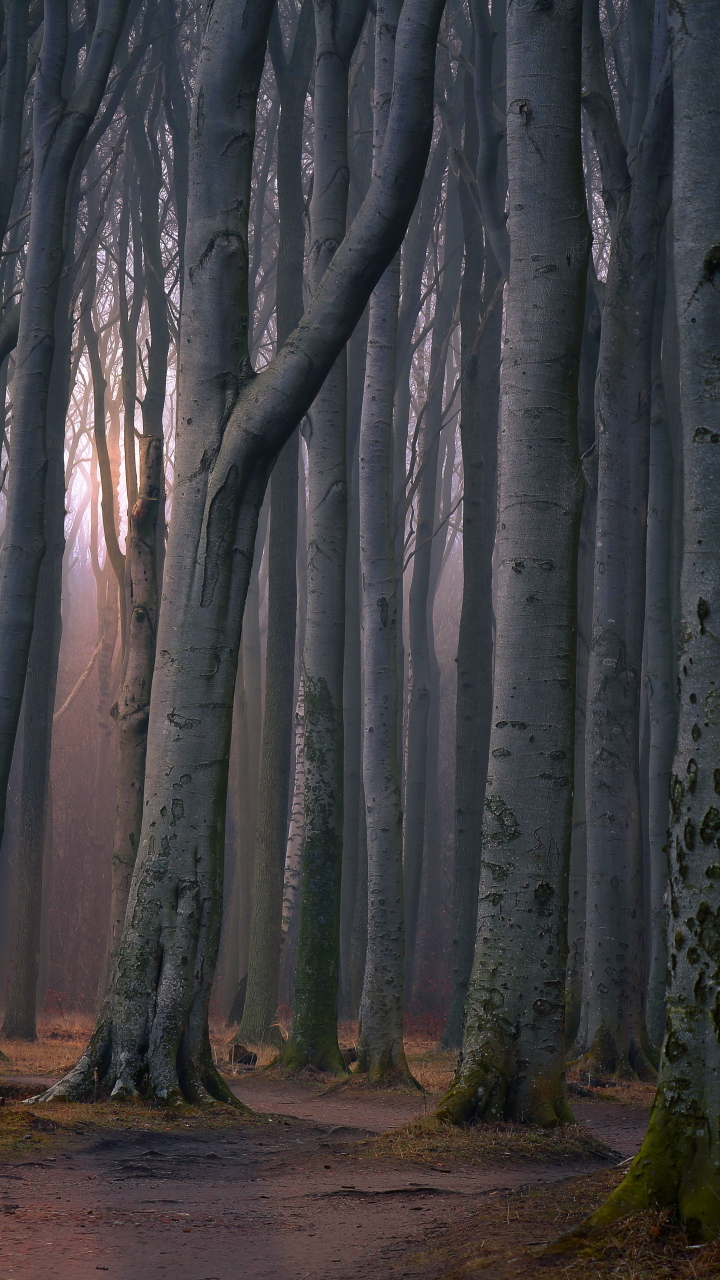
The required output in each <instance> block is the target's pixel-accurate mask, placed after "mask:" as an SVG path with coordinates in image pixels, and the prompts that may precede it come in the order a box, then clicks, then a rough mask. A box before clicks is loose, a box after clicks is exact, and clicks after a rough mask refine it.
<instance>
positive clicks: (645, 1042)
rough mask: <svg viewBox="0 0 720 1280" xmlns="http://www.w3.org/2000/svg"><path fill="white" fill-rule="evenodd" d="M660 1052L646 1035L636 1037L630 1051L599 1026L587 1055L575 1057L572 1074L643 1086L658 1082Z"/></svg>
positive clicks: (604, 1028)
mask: <svg viewBox="0 0 720 1280" xmlns="http://www.w3.org/2000/svg"><path fill="white" fill-rule="evenodd" d="M657 1066H658V1054H657V1050H656V1049H655V1048H654V1046H653V1045H652V1044H651V1043H650V1039H649V1037H648V1035H647V1033H646V1032H645V1033H643V1034H641V1035H639V1036H637V1037H635V1038H634V1039H633V1040H632V1041H631V1042H630V1045H629V1046H628V1048H627V1050H624V1049H622V1048H621V1047H620V1046H619V1045H618V1043H617V1040H616V1038H615V1036H614V1035H613V1034H612V1032H611V1031H610V1030H608V1028H606V1027H600V1028H599V1029H598V1031H597V1032H596V1034H595V1038H594V1040H593V1042H592V1044H591V1045H590V1048H589V1049H588V1050H587V1052H585V1053H583V1054H582V1056H581V1057H579V1058H575V1059H574V1060H573V1063H572V1067H573V1071H578V1072H579V1073H580V1074H581V1075H584V1074H587V1073H588V1072H589V1073H590V1075H591V1076H595V1077H600V1078H603V1077H605V1076H613V1077H614V1078H615V1079H616V1080H642V1082H643V1083H644V1084H656V1083H657Z"/></svg>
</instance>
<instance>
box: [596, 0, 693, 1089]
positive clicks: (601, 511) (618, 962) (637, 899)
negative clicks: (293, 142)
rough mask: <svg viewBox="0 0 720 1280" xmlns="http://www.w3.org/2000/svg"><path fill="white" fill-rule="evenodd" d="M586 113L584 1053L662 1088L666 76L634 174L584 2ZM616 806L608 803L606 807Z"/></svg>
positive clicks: (602, 1067) (650, 110) (604, 1067)
mask: <svg viewBox="0 0 720 1280" xmlns="http://www.w3.org/2000/svg"><path fill="white" fill-rule="evenodd" d="M583 46H584V48H583V62H584V67H583V74H584V79H585V94H584V98H583V103H584V106H585V109H586V111H587V113H588V118H589V120H590V123H591V128H592V132H593V139H594V142H595V146H596V148H597V151H598V155H599V157H600V163H601V169H602V181H603V196H604V200H605V205H606V208H607V210H608V214H609V217H610V221H611V246H610V259H609V265H608V274H607V280H606V282H605V290H604V304H603V314H602V328H601V336H600V353H599V359H598V371H597V381H596V390H595V413H596V425H597V449H598V494H597V517H596V531H595V532H596V536H595V576H594V586H593V622H592V638H591V646H590V659H589V671H588V699H587V707H588V721H587V733H586V744H585V752H586V754H585V769H586V774H585V776H586V787H585V794H586V809H587V877H588V878H587V923H586V935H585V938H586V941H585V982H584V989H583V1005H582V1014H581V1022H580V1030H579V1033H578V1039H577V1042H576V1050H577V1052H578V1054H579V1056H580V1058H581V1060H582V1064H583V1068H585V1067H587V1069H589V1070H592V1069H595V1070H599V1071H600V1072H620V1073H630V1074H632V1073H637V1074H639V1075H641V1076H648V1075H649V1076H652V1075H653V1071H652V1067H651V1065H650V1061H649V1060H648V1055H650V1056H652V1053H653V1051H652V1048H651V1046H650V1044H649V1041H648V1039H647V1032H646V1030H645V1020H644V994H645V992H644V987H645V982H644V929H643V840H642V829H641V809H640V786H639V768H640V762H639V740H640V680H641V664H642V649H643V623H644V613H645V610H644V600H645V528H646V518H647V492H648V452H649V431H650V413H651V397H650V386H651V374H652V361H651V356H652V329H653V316H654V311H655V291H656V280H657V261H658V246H659V232H660V227H661V225H662V220H663V216H664V215H663V211H662V201H661V189H660V180H661V177H662V167H663V161H664V159H665V156H666V146H667V137H668V126H669V122H670V117H671V89H670V78H669V64H668V63H667V60H666V62H665V66H664V69H663V70H662V71H661V73H660V75H659V76H658V79H657V83H656V85H655V87H654V90H653V93H652V95H651V100H650V103H649V105H648V107H647V113H646V116H645V124H644V127H643V132H642V135H641V137H640V139H639V143H638V148H637V157H636V160H635V164H634V167H633V171H632V176H631V175H630V171H629V169H628V164H627V158H626V153H625V149H624V147H623V145H622V142H621V140H620V133H619V127H618V124H617V121H616V119H615V115H614V107H613V103H612V98H611V95H610V90H609V86H608V81H607V75H606V72H605V62H604V55H603V51H602V37H601V34H600V29H599V20H598V14H597V4H595V3H593V2H592V0H586V5H585V29H584V33H583ZM608 796H611V797H612V804H608Z"/></svg>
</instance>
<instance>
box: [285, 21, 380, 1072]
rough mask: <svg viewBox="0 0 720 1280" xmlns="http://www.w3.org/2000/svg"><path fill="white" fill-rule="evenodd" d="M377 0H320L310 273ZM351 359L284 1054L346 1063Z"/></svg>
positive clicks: (317, 663)
mask: <svg viewBox="0 0 720 1280" xmlns="http://www.w3.org/2000/svg"><path fill="white" fill-rule="evenodd" d="M366 8H367V3H366V0H342V3H340V4H339V5H337V6H335V5H333V4H329V3H328V0H316V3H315V83H314V95H313V117H314V135H313V137H314V143H313V152H314V160H315V164H314V169H313V194H312V200H311V203H310V255H309V256H310V284H311V287H312V288H313V289H317V287H318V285H319V284H320V281H321V280H322V278H323V276H324V274H325V272H326V271H327V268H328V265H329V263H330V262H331V261H332V258H333V256H334V254H335V251H336V249H337V247H338V245H339V244H340V242H341V240H342V238H343V236H344V234H345V221H346V217H347V201H348V186H349V179H350V174H349V169H348V149H347V147H348V144H347V117H348V72H349V69H350V59H351V57H352V53H353V50H354V48H355V45H356V44H357V40H358V37H359V35H360V29H361V27H362V24H363V21H364V18H365V12H366ZM346 411H347V362H346V357H345V352H344V351H343V353H342V354H341V355H340V357H339V358H338V360H337V362H336V363H335V365H334V366H333V368H332V369H331V370H330V371H329V373H328V376H327V378H326V380H325V382H324V384H323V387H322V389H321V390H320V392H319V394H318V395H317V397H316V399H315V401H314V403H313V406H312V409H311V411H310V414H309V421H308V426H307V428H306V431H305V439H306V441H307V447H308V513H307V520H308V562H307V563H308V568H307V573H308V576H307V587H308V599H307V621H306V628H307V629H306V635H305V649H304V653H303V690H304V697H305V833H304V854H303V875H302V891H301V899H300V935H299V938H298V950H297V962H296V968H295V993H294V999H293V1025H292V1030H291V1032H290V1035H289V1037H288V1040H287V1043H286V1045H285V1047H284V1049H283V1053H282V1061H283V1063H284V1065H285V1066H286V1067H288V1068H289V1069H290V1070H297V1069H298V1068H299V1067H302V1066H304V1065H305V1064H306V1063H310V1064H311V1065H312V1066H314V1067H317V1068H318V1069H320V1070H327V1071H337V1072H339V1073H344V1072H345V1063H344V1061H343V1059H342V1055H341V1053H340V1049H339V1048H338V1043H337V1007H338V984H339V977H340V891H341V875H342V832H343V657H344V647H345V557H346V550H347V459H346Z"/></svg>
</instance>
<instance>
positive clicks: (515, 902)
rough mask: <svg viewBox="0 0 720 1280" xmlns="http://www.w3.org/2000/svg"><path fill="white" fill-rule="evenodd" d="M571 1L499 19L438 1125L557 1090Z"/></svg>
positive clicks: (569, 618)
mask: <svg viewBox="0 0 720 1280" xmlns="http://www.w3.org/2000/svg"><path fill="white" fill-rule="evenodd" d="M581 13H582V5H581V0H562V2H561V3H556V4H555V5H554V6H553V7H552V9H546V8H542V9H541V8H539V7H533V8H528V7H527V6H522V7H521V6H519V5H513V6H512V7H511V8H510V9H509V11H508V20H507V100H508V103H509V104H510V105H509V107H508V114H507V120H508V207H509V209H510V217H509V233H510V277H509V281H508V287H507V310H506V319H505V338H504V353H503V369H502V375H501V431H500V441H501V443H500V451H501V456H500V495H499V503H498V587H497V641H496V655H495V676H494V683H493V713H492V714H493V727H492V730H491V738H490V768H491V770H492V772H491V774H490V776H489V777H488V779H487V790H486V798H485V811H486V822H485V828H484V833H483V847H482V866H481V872H480V892H479V907H478V932H477V943H476V949H475V961H474V965H473V972H472V976H471V979H470V986H469V991H468V1002H467V1009H466V1019H465V1031H464V1036H463V1047H462V1054H461V1057H460V1062H459V1065H458V1068H457V1071H456V1073H455V1078H454V1080H453V1082H452V1084H451V1086H450V1089H449V1091H448V1093H447V1094H446V1096H445V1098H444V1099H443V1101H442V1103H441V1105H440V1108H439V1110H438V1115H440V1116H441V1117H442V1118H444V1119H446V1120H450V1121H454V1122H456V1123H457V1122H462V1121H466V1120H469V1119H470V1118H471V1117H474V1118H477V1119H487V1120H490V1119H502V1118H505V1119H523V1120H526V1121H530V1122H532V1123H536V1124H541V1125H555V1124H558V1123H560V1122H562V1121H563V1120H566V1119H568V1118H569V1117H570V1111H569V1107H568V1104H567V1102H566V1100H565V1097H564V1093H563V1079H564V1053H563V1024H564V1016H565V1005H564V988H565V958H566V955H567V938H566V930H567V874H568V862H569V855H570V833H571V821H572V777H573V746H574V703H575V698H574V686H575V628H576V613H575V610H576V597H575V592H576V572H577V540H578V527H579V520H580V510H581V497H582V482H581V471H580V460H579V453H578V446H577V385H578V367H579V358H580V345H581V339H582V327H583V308H584V295H585V281H586V276H587V261H588V250H589V234H588V224H587V216H586V213H585V192H584V184H583V173H582V158H581V149H580V45H581Z"/></svg>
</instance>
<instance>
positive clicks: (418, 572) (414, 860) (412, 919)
mask: <svg viewBox="0 0 720 1280" xmlns="http://www.w3.org/2000/svg"><path fill="white" fill-rule="evenodd" d="M460 244H461V232H460V204H459V199H458V194H457V184H456V183H455V182H452V183H451V184H450V189H449V191H448V200H447V210H446V214H445V251H444V268H445V269H444V271H443V273H442V275H441V277H440V283H439V286H438V295H437V302H436V306H435V319H434V323H433V334H432V344H431V354H430V373H429V379H428V390H427V400H426V402H425V405H424V407H423V413H424V418H423V422H422V428H421V434H420V447H419V449H418V467H417V477H419V479H418V482H417V517H416V521H415V554H414V558H413V569H412V581H411V584H410V592H409V597H408V642H409V657H410V689H409V694H408V714H407V772H406V777H405V838H404V854H403V869H404V876H405V996H404V998H405V1004H406V1006H407V1005H409V1003H410V1000H411V997H412V988H413V977H414V973H415V948H416V941H417V925H418V911H419V907H420V886H421V883H422V870H423V851H424V847H425V800H426V784H427V754H428V718H429V714H430V686H431V677H432V664H433V662H434V657H435V654H434V639H433V629H432V617H431V615H430V611H429V601H430V598H431V597H430V585H431V568H432V559H433V534H434V532H435V524H436V519H437V508H438V503H437V482H438V462H439V449H440V433H441V430H442V416H443V403H444V400H443V393H444V389H445V365H446V359H447V349H448V342H449V338H450V332H451V330H452V327H453V316H454V310H455V304H456V302H457V296H458V293H459V289H460V273H461V265H462V257H461V254H460V253H459V252H458V248H459V245H460ZM417 477H414V478H413V484H414V483H415V481H416V478H417Z"/></svg>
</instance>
